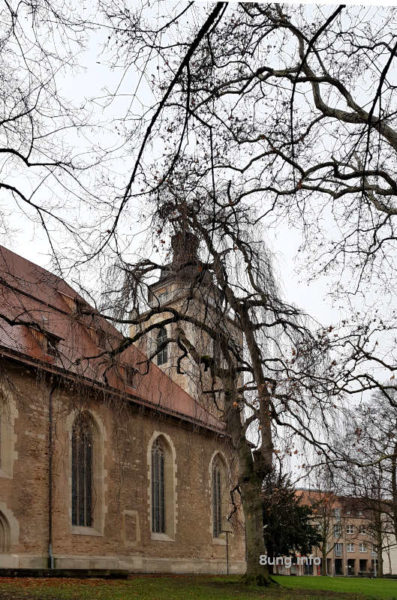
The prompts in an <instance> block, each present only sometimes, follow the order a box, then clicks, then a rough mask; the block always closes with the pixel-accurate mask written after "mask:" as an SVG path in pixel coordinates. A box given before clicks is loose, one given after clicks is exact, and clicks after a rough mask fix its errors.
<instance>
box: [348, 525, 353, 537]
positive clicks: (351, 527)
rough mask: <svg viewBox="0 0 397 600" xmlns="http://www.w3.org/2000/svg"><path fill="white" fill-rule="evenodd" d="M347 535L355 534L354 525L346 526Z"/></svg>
mask: <svg viewBox="0 0 397 600" xmlns="http://www.w3.org/2000/svg"><path fill="white" fill-rule="evenodd" d="M346 533H348V534H349V535H352V534H353V533H354V525H346Z"/></svg>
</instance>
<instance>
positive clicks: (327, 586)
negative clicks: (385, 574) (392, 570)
mask: <svg viewBox="0 0 397 600" xmlns="http://www.w3.org/2000/svg"><path fill="white" fill-rule="evenodd" d="M274 579H275V580H276V581H278V583H280V584H281V585H282V586H285V587H288V588H290V589H294V590H302V589H304V590H308V591H309V590H310V591H312V590H328V591H332V592H343V593H350V594H358V593H360V594H362V596H364V597H366V598H374V599H375V598H376V600H378V599H379V600H397V580H396V579H394V580H393V579H364V578H363V579H361V578H353V577H351V578H350V577H310V576H308V577H304V576H303V577H275V578H274Z"/></svg>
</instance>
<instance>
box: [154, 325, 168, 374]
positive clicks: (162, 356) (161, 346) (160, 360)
mask: <svg viewBox="0 0 397 600" xmlns="http://www.w3.org/2000/svg"><path fill="white" fill-rule="evenodd" d="M166 341H167V330H166V328H165V327H162V328H161V329H160V331H159V332H158V334H157V364H158V365H164V364H165V363H166V362H167V361H168V349H167V346H166V345H165V343H166Z"/></svg>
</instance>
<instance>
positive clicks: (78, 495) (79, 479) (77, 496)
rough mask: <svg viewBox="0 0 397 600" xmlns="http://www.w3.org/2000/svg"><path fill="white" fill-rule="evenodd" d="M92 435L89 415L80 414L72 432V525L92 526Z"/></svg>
mask: <svg viewBox="0 0 397 600" xmlns="http://www.w3.org/2000/svg"><path fill="white" fill-rule="evenodd" d="M93 458H94V435H93V426H92V421H91V418H90V416H89V415H87V414H85V413H82V414H80V415H79V416H78V417H77V418H76V419H75V422H74V425H73V430H72V525H76V526H80V527H92V524H93V502H92V501H93Z"/></svg>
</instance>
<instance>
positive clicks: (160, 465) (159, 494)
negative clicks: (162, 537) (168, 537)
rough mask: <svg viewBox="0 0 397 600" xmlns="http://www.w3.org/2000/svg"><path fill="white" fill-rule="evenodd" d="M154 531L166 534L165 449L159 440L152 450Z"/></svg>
mask: <svg viewBox="0 0 397 600" xmlns="http://www.w3.org/2000/svg"><path fill="white" fill-rule="evenodd" d="M152 531H153V533H165V494H164V449H163V448H162V447H161V443H160V440H158V439H157V440H156V441H155V443H154V444H153V448H152Z"/></svg>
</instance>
